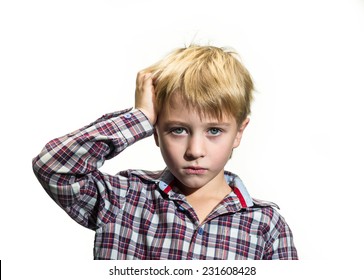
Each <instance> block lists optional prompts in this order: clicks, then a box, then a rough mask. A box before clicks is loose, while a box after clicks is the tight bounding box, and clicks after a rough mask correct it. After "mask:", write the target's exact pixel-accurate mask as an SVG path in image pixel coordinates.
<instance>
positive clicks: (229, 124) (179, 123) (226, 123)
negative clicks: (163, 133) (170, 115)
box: [165, 120, 231, 127]
mask: <svg viewBox="0 0 364 280" xmlns="http://www.w3.org/2000/svg"><path fill="white" fill-rule="evenodd" d="M165 125H166V126H173V125H181V126H189V124H188V123H186V122H183V121H177V120H176V121H173V120H172V121H167V122H165ZM204 125H206V126H225V127H229V126H231V123H229V122H207V123H204Z"/></svg>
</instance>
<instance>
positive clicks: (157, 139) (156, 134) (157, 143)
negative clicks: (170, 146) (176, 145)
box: [153, 127, 159, 147]
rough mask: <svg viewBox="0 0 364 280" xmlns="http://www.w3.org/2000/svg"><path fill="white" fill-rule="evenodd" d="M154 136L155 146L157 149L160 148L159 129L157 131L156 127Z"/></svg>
mask: <svg viewBox="0 0 364 280" xmlns="http://www.w3.org/2000/svg"><path fill="white" fill-rule="evenodd" d="M153 136H154V141H155V144H156V145H157V147H159V138H158V132H157V129H156V128H155V127H154V133H153Z"/></svg>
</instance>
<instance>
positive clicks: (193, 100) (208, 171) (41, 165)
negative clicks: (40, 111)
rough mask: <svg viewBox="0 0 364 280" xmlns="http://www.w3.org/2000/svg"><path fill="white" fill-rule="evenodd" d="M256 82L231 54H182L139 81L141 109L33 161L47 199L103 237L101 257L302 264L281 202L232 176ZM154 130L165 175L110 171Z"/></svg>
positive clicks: (191, 50)
mask: <svg viewBox="0 0 364 280" xmlns="http://www.w3.org/2000/svg"><path fill="white" fill-rule="evenodd" d="M252 90H253V83H252V80H251V78H250V75H249V73H248V71H247V70H246V69H245V68H244V66H243V65H242V63H241V62H240V61H239V60H238V58H237V55H236V54H235V53H234V52H232V51H227V50H225V49H221V48H217V47H212V46H190V47H187V48H181V49H178V50H176V51H174V52H172V53H171V54H169V55H168V56H167V57H165V58H164V59H162V60H161V61H160V62H158V63H156V64H155V65H153V66H151V67H149V68H148V69H146V70H144V71H141V72H139V73H138V76H137V86H136V93H135V109H129V110H124V111H119V112H115V113H111V114H107V115H104V116H103V117H101V118H100V119H98V120H97V121H95V122H93V123H91V124H90V125H88V126H85V127H84V128H81V129H79V130H77V131H75V132H73V133H70V134H67V135H66V136H63V137H60V138H57V139H54V140H52V141H50V142H49V143H48V144H47V145H46V146H45V148H44V149H43V150H42V152H41V153H40V154H39V155H38V156H37V157H36V158H35V159H34V160H33V169H34V172H35V174H36V176H37V178H38V180H39V181H40V183H41V184H42V185H43V187H44V188H45V190H46V191H47V192H48V194H49V195H50V196H51V197H52V198H53V199H54V200H55V201H56V202H57V203H58V205H59V206H61V207H62V208H63V209H64V210H65V211H66V212H67V213H68V214H69V215H70V216H71V217H72V218H73V219H74V220H75V221H76V222H78V223H80V224H81V225H83V226H85V227H88V228H90V229H93V230H95V231H96V236H95V246H94V258H95V259H175V260H176V259H297V252H296V249H295V247H294V244H293V238H292V234H291V231H290V229H289V227H288V225H287V224H286V222H285V220H284V219H283V218H282V217H281V216H280V215H279V214H278V212H277V211H276V210H275V209H274V204H272V203H268V202H262V201H259V200H255V199H252V198H251V197H250V195H249V194H248V192H247V190H246V188H245V186H244V185H243V183H242V181H241V180H240V179H239V177H238V176H236V175H234V174H233V173H230V172H228V171H225V170H224V167H225V164H226V163H227V161H228V160H229V158H230V157H231V154H232V150H233V149H234V148H236V147H238V146H239V144H240V140H241V137H242V134H243V131H244V129H245V127H246V126H247V125H248V123H249V118H248V115H249V113H250V103H251V101H252ZM152 134H154V138H155V142H156V144H157V146H159V147H160V150H161V154H162V156H163V159H164V161H165V163H166V165H167V168H166V169H165V170H163V171H158V172H150V171H141V170H127V171H122V172H119V173H118V174H116V175H115V176H110V175H107V174H103V173H101V172H100V171H99V170H98V168H100V167H101V166H102V164H103V162H104V160H108V159H111V158H112V157H114V156H116V155H118V154H119V153H120V152H121V151H122V150H124V149H125V148H126V147H128V146H129V145H131V144H133V143H135V142H136V141H138V140H140V139H143V138H145V137H148V136H151V135H152Z"/></svg>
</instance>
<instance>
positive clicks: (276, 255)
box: [263, 214, 298, 260]
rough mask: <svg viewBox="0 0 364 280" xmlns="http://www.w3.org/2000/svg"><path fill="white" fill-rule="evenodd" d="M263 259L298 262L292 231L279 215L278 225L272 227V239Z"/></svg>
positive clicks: (268, 243)
mask: <svg viewBox="0 0 364 280" xmlns="http://www.w3.org/2000/svg"><path fill="white" fill-rule="evenodd" d="M273 221H274V219H273ZM263 258H264V259H266V260H298V255H297V250H296V247H295V245H294V242H293V235H292V231H291V229H290V228H289V226H288V224H287V223H286V221H285V220H284V218H283V217H281V216H280V215H279V214H278V218H277V221H276V223H274V225H272V227H271V238H270V240H269V241H268V242H267V246H266V248H265V254H264V257H263Z"/></svg>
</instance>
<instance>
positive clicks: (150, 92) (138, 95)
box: [135, 71, 157, 125]
mask: <svg viewBox="0 0 364 280" xmlns="http://www.w3.org/2000/svg"><path fill="white" fill-rule="evenodd" d="M135 108H136V109H139V110H140V111H142V112H143V113H144V114H145V115H146V116H147V118H148V120H149V121H150V123H151V124H152V125H154V124H155V123H156V121H157V112H156V108H155V93H154V85H153V77H152V74H151V73H148V72H144V71H140V72H138V75H137V79H136V88H135Z"/></svg>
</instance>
